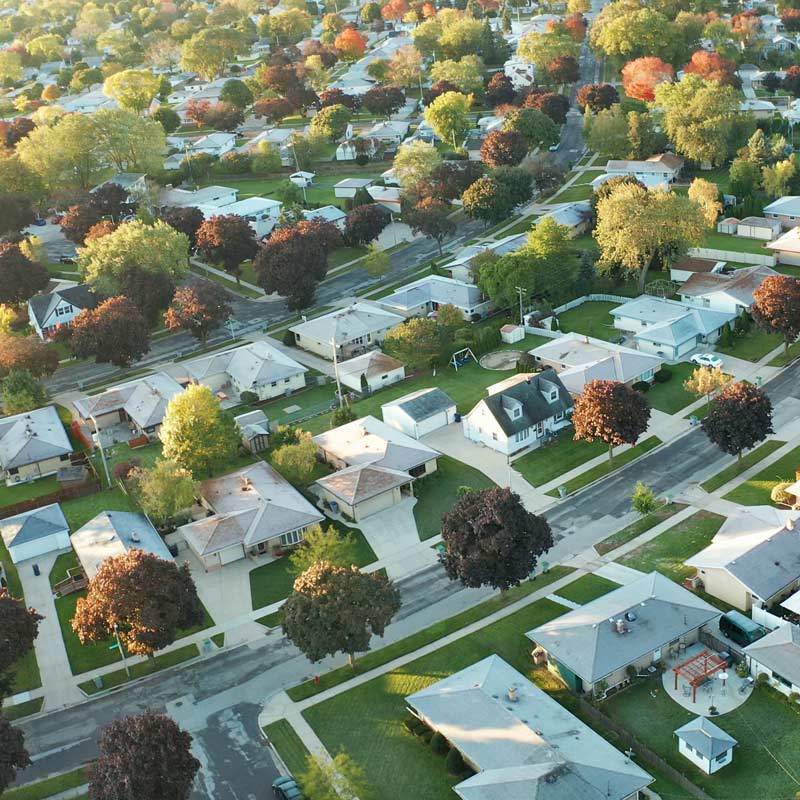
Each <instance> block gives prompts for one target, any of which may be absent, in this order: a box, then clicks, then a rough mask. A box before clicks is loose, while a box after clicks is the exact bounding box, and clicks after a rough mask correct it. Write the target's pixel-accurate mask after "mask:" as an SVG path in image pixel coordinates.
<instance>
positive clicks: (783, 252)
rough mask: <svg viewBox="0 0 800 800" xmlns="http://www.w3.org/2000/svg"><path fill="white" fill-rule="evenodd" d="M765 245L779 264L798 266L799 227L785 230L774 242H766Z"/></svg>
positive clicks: (799, 259)
mask: <svg viewBox="0 0 800 800" xmlns="http://www.w3.org/2000/svg"><path fill="white" fill-rule="evenodd" d="M798 225H800V223H798ZM766 247H767V248H768V249H770V250H772V251H773V253H774V254H775V259H776V260H777V262H778V263H779V264H789V265H792V266H800V227H797V228H792V229H791V230H788V231H786V233H784V234H783V235H782V236H779V237H778V238H777V239H775V241H774V242H767V243H766Z"/></svg>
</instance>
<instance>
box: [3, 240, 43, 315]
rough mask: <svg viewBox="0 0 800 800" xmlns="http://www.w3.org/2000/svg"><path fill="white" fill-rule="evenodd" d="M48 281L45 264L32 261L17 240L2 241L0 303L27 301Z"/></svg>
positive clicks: (12, 303)
mask: <svg viewBox="0 0 800 800" xmlns="http://www.w3.org/2000/svg"><path fill="white" fill-rule="evenodd" d="M48 283H50V273H49V272H48V271H47V268H46V267H45V266H44V265H42V264H40V263H39V262H38V261H31V260H30V259H29V258H28V257H27V256H26V255H25V254H24V253H23V252H22V250H21V249H20V246H19V244H18V243H17V242H0V303H3V304H9V305H17V304H19V303H25V302H27V301H28V300H30V298H31V297H33V295H35V294H36V293H37V292H39V291H41V290H42V289H44V288H46V287H47V284H48Z"/></svg>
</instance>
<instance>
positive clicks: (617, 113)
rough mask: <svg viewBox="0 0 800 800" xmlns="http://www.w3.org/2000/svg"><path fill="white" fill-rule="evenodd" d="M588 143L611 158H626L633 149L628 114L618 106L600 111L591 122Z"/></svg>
mask: <svg viewBox="0 0 800 800" xmlns="http://www.w3.org/2000/svg"><path fill="white" fill-rule="evenodd" d="M586 141H587V144H588V145H589V147H591V148H592V149H593V150H595V151H596V152H598V153H603V154H604V155H607V156H608V157H609V158H624V157H625V155H626V154H627V153H628V152H629V151H630V149H631V143H630V140H629V139H628V117H627V114H625V112H624V111H623V110H622V109H621V108H620V107H619V106H618V105H615V106H611V108H606V109H604V110H603V111H599V112H598V113H597V114H596V116H594V117H593V118H592V120H591V124H590V126H589V131H588V136H587V140H586Z"/></svg>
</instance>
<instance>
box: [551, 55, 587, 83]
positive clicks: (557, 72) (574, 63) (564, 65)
mask: <svg viewBox="0 0 800 800" xmlns="http://www.w3.org/2000/svg"><path fill="white" fill-rule="evenodd" d="M547 74H548V75H549V76H550V80H552V81H553V83H556V84H561V83H575V82H576V81H577V80H578V78H579V77H580V68H579V67H578V60H577V59H576V58H575V57H574V56H557V57H556V58H554V59H553V60H552V61H551V62H550V63H549V64H548V65H547Z"/></svg>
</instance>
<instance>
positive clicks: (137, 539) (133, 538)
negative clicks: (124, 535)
mask: <svg viewBox="0 0 800 800" xmlns="http://www.w3.org/2000/svg"><path fill="white" fill-rule="evenodd" d="M131 541H132V542H141V541H142V537H141V536H139V534H138V533H137V532H136V531H134V532H133V533H132V534H131Z"/></svg>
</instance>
